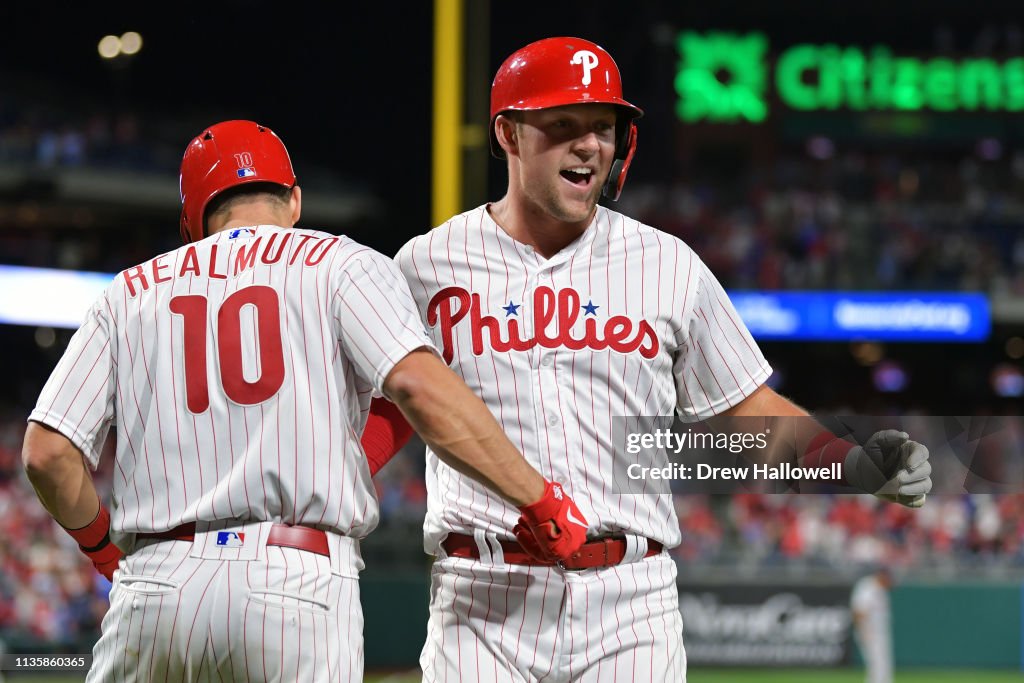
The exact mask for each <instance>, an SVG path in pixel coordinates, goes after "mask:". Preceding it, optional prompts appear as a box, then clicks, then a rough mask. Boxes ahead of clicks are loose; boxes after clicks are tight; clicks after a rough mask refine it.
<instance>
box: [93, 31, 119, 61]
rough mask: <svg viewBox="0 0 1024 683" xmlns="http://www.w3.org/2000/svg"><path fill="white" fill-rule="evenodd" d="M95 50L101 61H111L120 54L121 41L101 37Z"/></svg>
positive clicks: (113, 37)
mask: <svg viewBox="0 0 1024 683" xmlns="http://www.w3.org/2000/svg"><path fill="white" fill-rule="evenodd" d="M97 50H98V51H99V53H100V57H102V58H103V59H113V58H114V57H116V56H117V55H118V54H119V53H120V52H121V39H120V38H118V37H117V36H103V37H102V38H101V39H100V44H99V45H98V46H97Z"/></svg>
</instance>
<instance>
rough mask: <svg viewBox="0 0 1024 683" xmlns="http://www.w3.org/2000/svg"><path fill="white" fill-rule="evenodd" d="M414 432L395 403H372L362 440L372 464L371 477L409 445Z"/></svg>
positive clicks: (382, 400) (380, 401)
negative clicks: (403, 447)
mask: <svg viewBox="0 0 1024 683" xmlns="http://www.w3.org/2000/svg"><path fill="white" fill-rule="evenodd" d="M412 431H413V430H412V425H410V424H409V423H408V422H407V421H406V419H405V417H404V416H403V415H402V411H400V410H399V409H398V406H396V405H395V404H394V403H392V402H391V401H388V400H387V399H384V398H375V399H373V401H371V402H370V414H369V415H368V416H367V417H366V427H365V428H364V429H363V437H362V439H361V443H362V444H363V451H365V452H366V460H367V461H368V462H369V464H370V476H373V475H375V474H377V472H379V471H380V468H382V467H384V465H386V464H387V463H388V461H389V460H391V458H393V457H394V456H395V454H396V453H398V451H400V450H401V449H402V446H404V445H405V444H407V443H409V439H410V438H412Z"/></svg>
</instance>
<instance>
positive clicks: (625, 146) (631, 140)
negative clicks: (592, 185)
mask: <svg viewBox="0 0 1024 683" xmlns="http://www.w3.org/2000/svg"><path fill="white" fill-rule="evenodd" d="M636 136H637V131H636V124H635V123H633V122H632V121H629V122H628V123H627V124H626V125H625V126H623V133H622V135H620V136H619V141H618V143H617V144H616V145H615V159H614V160H613V161H612V168H611V171H609V172H608V180H607V181H605V184H604V189H603V190H602V194H603V195H604V196H605V197H608V199H610V200H611V201H613V202H616V201H618V200H619V195H620V194H622V186H623V185H625V184H626V174H627V173H628V172H629V165H630V164H631V163H633V155H634V154H636Z"/></svg>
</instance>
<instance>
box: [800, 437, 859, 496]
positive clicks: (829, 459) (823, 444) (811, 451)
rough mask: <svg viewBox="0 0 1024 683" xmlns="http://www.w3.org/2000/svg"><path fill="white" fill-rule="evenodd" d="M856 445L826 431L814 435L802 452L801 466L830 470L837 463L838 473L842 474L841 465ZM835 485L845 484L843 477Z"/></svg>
mask: <svg viewBox="0 0 1024 683" xmlns="http://www.w3.org/2000/svg"><path fill="white" fill-rule="evenodd" d="M856 445H857V444H853V443H850V442H849V441H846V440H845V439H840V438H839V437H838V436H836V435H835V434H833V433H832V432H830V431H828V430H827V429H826V430H824V431H821V432H819V433H817V434H815V436H814V438H813V439H811V442H810V443H809V444H807V449H806V450H805V451H804V461H803V464H804V466H805V467H828V468H831V467H832V465H833V464H835V463H839V464H840V468H839V471H840V472H842V471H843V468H842V467H841V465H842V463H844V462H845V461H846V454H847V453H849V452H850V451H851V450H852V449H853V447H854V446H856ZM836 483H839V484H845V483H847V482H846V477H845V475H844V476H843V477H842V478H841V479H840V480H839V481H838V482H836Z"/></svg>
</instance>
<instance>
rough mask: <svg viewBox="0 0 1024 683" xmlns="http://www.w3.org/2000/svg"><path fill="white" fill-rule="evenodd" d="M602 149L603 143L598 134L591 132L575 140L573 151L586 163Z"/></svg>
mask: <svg viewBox="0 0 1024 683" xmlns="http://www.w3.org/2000/svg"><path fill="white" fill-rule="evenodd" d="M600 149H601V141H600V139H599V138H598V135H597V133H595V132H594V131H590V132H587V133H584V134H582V135H580V136H579V137H577V138H576V139H575V140H573V144H572V150H573V151H574V152H576V154H578V155H580V157H581V158H582V159H583V160H584V161H586V160H587V159H590V158H591V157H593V156H595V155H596V154H597V153H598V151H599V150H600Z"/></svg>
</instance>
